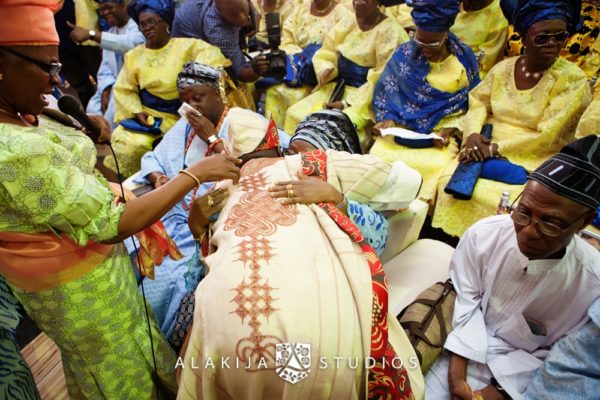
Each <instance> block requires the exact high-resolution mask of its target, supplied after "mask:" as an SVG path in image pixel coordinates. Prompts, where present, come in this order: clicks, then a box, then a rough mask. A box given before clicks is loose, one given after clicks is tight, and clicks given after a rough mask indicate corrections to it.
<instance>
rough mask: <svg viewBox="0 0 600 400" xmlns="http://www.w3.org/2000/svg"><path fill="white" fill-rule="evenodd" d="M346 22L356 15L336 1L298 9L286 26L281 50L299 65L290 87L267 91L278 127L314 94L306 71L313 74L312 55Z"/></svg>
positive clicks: (315, 2)
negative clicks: (338, 25)
mask: <svg viewBox="0 0 600 400" xmlns="http://www.w3.org/2000/svg"><path fill="white" fill-rule="evenodd" d="M344 18H352V13H351V12H350V11H348V9H347V8H346V7H344V6H343V5H341V4H339V3H338V2H337V1H336V0H311V1H305V2H303V3H300V4H299V5H297V6H296V7H295V8H294V11H293V13H292V15H291V16H290V17H289V18H288V19H287V20H286V21H285V22H284V23H283V30H282V32H281V49H282V50H284V51H285V52H286V53H287V55H288V56H293V57H294V58H298V61H299V62H298V63H296V60H293V62H294V63H296V64H295V65H290V67H289V69H290V70H292V74H290V76H289V78H288V77H287V76H286V78H288V79H286V83H282V84H278V85H276V86H273V87H270V88H268V89H267V98H266V100H265V111H266V113H265V114H266V115H267V116H272V117H273V119H275V122H276V123H277V125H278V126H283V124H284V122H285V117H286V112H287V109H288V108H289V107H290V106H292V105H294V104H296V103H297V102H299V101H300V100H302V99H303V98H305V97H306V96H308V95H309V94H310V92H311V91H312V89H313V87H312V86H311V84H310V83H311V82H308V81H309V79H307V77H305V76H304V73H302V72H303V71H302V68H304V69H308V70H312V63H311V60H312V55H314V52H315V51H316V50H317V49H318V48H319V47H320V45H321V43H322V42H323V38H324V36H325V33H326V32H327V31H329V30H330V29H331V27H333V26H335V25H336V24H337V23H338V22H339V21H341V20H342V19H344ZM290 62H292V60H290ZM300 63H301V64H300ZM299 65H300V71H298V69H299V68H298V66H299ZM308 75H310V74H308Z"/></svg>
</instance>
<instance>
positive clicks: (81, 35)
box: [67, 21, 90, 44]
mask: <svg viewBox="0 0 600 400" xmlns="http://www.w3.org/2000/svg"><path fill="white" fill-rule="evenodd" d="M67 26H68V27H69V28H71V29H72V31H71V35H70V36H71V40H72V41H74V42H75V43H77V44H81V43H83V42H85V41H86V40H89V39H90V30H89V29H84V28H81V27H79V26H77V25H75V24H73V23H71V22H69V21H67Z"/></svg>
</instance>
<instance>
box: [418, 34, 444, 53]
mask: <svg viewBox="0 0 600 400" xmlns="http://www.w3.org/2000/svg"><path fill="white" fill-rule="evenodd" d="M447 37H448V35H447V34H446V35H444V37H443V38H442V40H440V41H439V42H431V43H425V42H421V41H420V40H419V39H417V36H416V35H415V36H414V37H413V40H414V41H415V43H416V44H417V45H418V46H419V47H429V48H432V49H435V48H437V47H440V46H441V45H443V44H444V43H445V42H446V38H447Z"/></svg>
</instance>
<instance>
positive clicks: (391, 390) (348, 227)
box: [302, 150, 415, 400]
mask: <svg viewBox="0 0 600 400" xmlns="http://www.w3.org/2000/svg"><path fill="white" fill-rule="evenodd" d="M302 173H303V174H304V175H307V176H314V177H317V178H321V179H323V180H324V181H327V155H326V153H325V151H323V150H315V151H312V152H310V153H302ZM319 207H321V208H322V209H323V210H325V212H327V214H328V215H329V216H330V217H331V219H333V220H334V221H335V223H336V224H337V225H338V226H339V227H340V228H341V229H342V230H343V231H344V232H346V233H347V234H348V236H350V237H351V238H352V240H353V241H355V242H356V243H358V244H359V245H360V247H361V249H362V251H363V254H364V255H365V258H366V260H367V263H368V264H369V268H370V270H371V282H372V289H373V307H372V318H371V351H370V356H371V357H372V358H374V359H375V360H376V364H375V366H374V367H373V368H371V369H370V370H369V382H368V396H369V399H399V400H400V399H402V400H403V399H414V398H415V397H414V394H413V392H412V388H411V386H410V380H409V377H408V372H407V371H406V368H405V367H404V366H402V367H401V368H394V367H393V366H392V362H391V361H392V360H393V359H394V358H396V359H398V355H397V354H396V352H395V350H394V349H393V347H392V346H391V345H390V343H389V341H388V325H387V314H388V290H387V283H386V280H385V272H384V271H383V266H382V265H381V261H379V257H377V253H375V250H374V249H373V248H372V247H371V246H370V245H369V244H368V243H367V242H366V241H365V238H364V236H363V235H362V233H361V232H360V230H359V229H358V227H357V226H356V225H355V224H354V223H353V222H352V220H351V219H350V218H349V217H348V216H346V215H344V214H343V213H342V212H341V211H340V210H338V209H337V207H336V206H335V205H334V204H332V203H320V204H319Z"/></svg>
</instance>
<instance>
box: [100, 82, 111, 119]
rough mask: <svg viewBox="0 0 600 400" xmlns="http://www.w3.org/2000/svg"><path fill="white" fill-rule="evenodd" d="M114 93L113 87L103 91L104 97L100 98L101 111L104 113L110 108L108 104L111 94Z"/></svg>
mask: <svg viewBox="0 0 600 400" xmlns="http://www.w3.org/2000/svg"><path fill="white" fill-rule="evenodd" d="M111 92H112V86H108V87H107V88H106V89H104V90H103V91H102V96H101V97H100V109H101V110H102V112H103V113H105V112H106V109H107V108H108V102H109V101H110V94H111Z"/></svg>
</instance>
